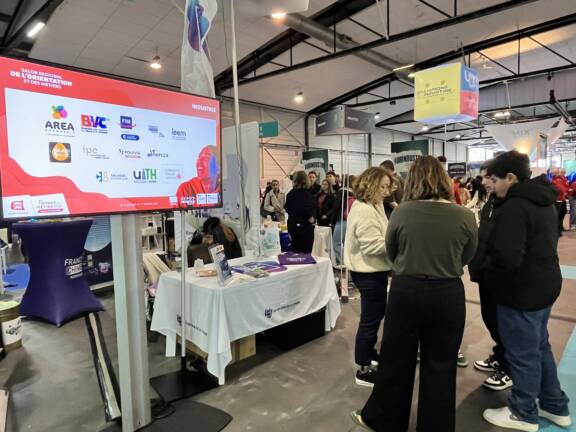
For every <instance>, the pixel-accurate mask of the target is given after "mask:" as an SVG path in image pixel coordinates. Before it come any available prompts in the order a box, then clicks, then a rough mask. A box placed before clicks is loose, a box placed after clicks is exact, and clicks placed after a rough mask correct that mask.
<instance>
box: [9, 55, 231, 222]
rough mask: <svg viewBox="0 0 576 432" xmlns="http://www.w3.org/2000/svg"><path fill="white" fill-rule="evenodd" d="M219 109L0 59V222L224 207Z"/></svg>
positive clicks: (189, 98)
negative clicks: (0, 220)
mask: <svg viewBox="0 0 576 432" xmlns="http://www.w3.org/2000/svg"><path fill="white" fill-rule="evenodd" d="M220 121H221V120H220V102H219V101H218V100H216V99H210V98H206V97H200V96H194V95H190V94H186V93H181V92H177V91H170V90H165V89H162V88H157V87H151V86H146V85H141V84H135V83H132V82H128V81H122V80H117V79H111V78H108V77H103V76H97V75H91V74H87V73H83V72H79V71H75V70H69V69H64V68H59V67H53V66H47V65H44V64H38V63H33V62H29V61H21V60H16V59H11V58H6V57H0V191H1V196H2V217H3V218H4V219H22V218H31V217H33V218H37V217H62V216H80V215H96V214H113V213H134V212H149V211H161V210H174V209H178V208H191V209H199V208H216V207H221V206H222V173H221V166H222V163H221V158H222V157H221V137H220Z"/></svg>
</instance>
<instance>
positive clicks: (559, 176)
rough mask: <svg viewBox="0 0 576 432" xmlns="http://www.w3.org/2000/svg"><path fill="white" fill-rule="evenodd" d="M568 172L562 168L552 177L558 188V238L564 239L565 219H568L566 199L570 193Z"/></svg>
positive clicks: (557, 169)
mask: <svg viewBox="0 0 576 432" xmlns="http://www.w3.org/2000/svg"><path fill="white" fill-rule="evenodd" d="M565 174H566V172H565V171H564V170H563V169H561V168H556V169H555V170H554V175H553V176H552V184H553V185H554V187H555V188H556V191H557V195H556V212H557V213H558V223H557V224H558V237H562V233H563V232H564V218H565V217H566V199H567V198H568V191H569V190H570V184H569V183H568V179H567V178H566V175H565Z"/></svg>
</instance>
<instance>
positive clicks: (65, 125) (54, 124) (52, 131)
mask: <svg viewBox="0 0 576 432" xmlns="http://www.w3.org/2000/svg"><path fill="white" fill-rule="evenodd" d="M51 114H52V115H51V117H52V119H51V120H46V123H45V124H44V132H45V133H46V134H47V135H54V136H66V137H72V136H74V135H75V133H76V131H75V130H74V125H73V124H72V123H69V122H66V121H62V119H65V118H66V117H68V112H67V111H66V110H65V109H64V106H63V105H52V107H51Z"/></svg>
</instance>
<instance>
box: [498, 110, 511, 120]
mask: <svg viewBox="0 0 576 432" xmlns="http://www.w3.org/2000/svg"><path fill="white" fill-rule="evenodd" d="M510 115H511V114H510V111H498V112H497V113H494V118H495V119H499V118H505V117H506V118H508V117H510Z"/></svg>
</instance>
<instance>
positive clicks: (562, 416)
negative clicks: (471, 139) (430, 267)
mask: <svg viewBox="0 0 576 432" xmlns="http://www.w3.org/2000/svg"><path fill="white" fill-rule="evenodd" d="M487 173H488V175H490V177H491V179H492V181H493V182H494V192H495V193H496V196H497V197H498V198H499V199H501V200H502V202H501V204H500V205H499V206H498V207H497V208H496V215H495V222H494V231H493V233H492V235H491V237H490V242H489V245H488V263H487V266H486V271H485V274H486V282H487V283H488V284H489V285H490V287H491V288H492V289H494V290H495V292H496V293H497V296H498V297H497V301H498V330H499V333H500V337H501V338H502V342H503V343H504V347H505V352H504V355H505V356H506V360H507V361H508V367H509V370H510V375H511V377H512V380H513V381H514V386H513V387H512V391H511V393H510V396H509V398H508V405H507V406H505V407H502V408H499V409H488V410H485V411H484V419H485V420H486V421H488V422H489V423H492V424H494V425H496V426H500V427H503V428H508V429H516V430H522V431H528V432H536V431H538V429H539V426H538V418H539V417H543V418H546V419H548V420H550V421H551V422H553V423H555V424H557V425H558V426H561V427H568V426H570V425H571V423H572V421H571V419H570V414H569V411H568V397H567V396H566V394H565V393H564V392H563V391H562V389H561V387H560V382H559V381H558V374H557V370H556V362H555V361H554V355H553V354H552V350H551V348H550V342H549V340H548V320H549V318H550V310H551V308H552V305H553V304H554V302H555V301H556V299H557V298H558V296H559V294H560V289H561V286H562V275H561V273H560V265H559V262H558V253H557V247H558V235H557V214H556V211H555V209H554V203H555V201H556V197H557V192H556V190H555V189H554V187H553V186H552V185H551V184H550V183H549V182H548V180H547V178H546V176H545V175H541V176H539V177H536V178H533V179H530V174H531V172H530V159H529V158H528V156H527V155H525V154H522V153H519V152H517V151H514V150H513V151H509V152H506V153H503V154H501V155H500V156H498V157H497V158H496V159H494V161H493V162H492V163H491V164H490V165H489V166H488V170H487Z"/></svg>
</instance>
